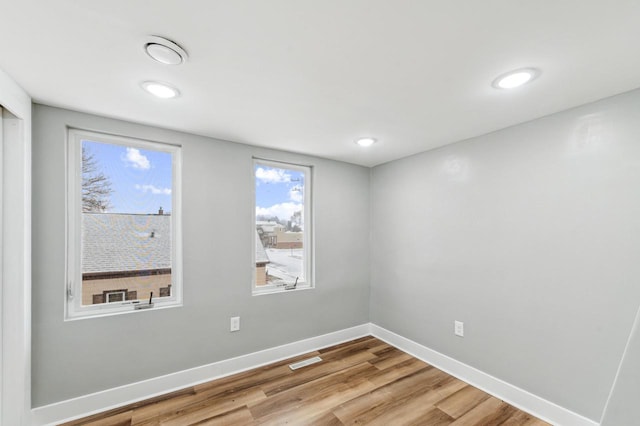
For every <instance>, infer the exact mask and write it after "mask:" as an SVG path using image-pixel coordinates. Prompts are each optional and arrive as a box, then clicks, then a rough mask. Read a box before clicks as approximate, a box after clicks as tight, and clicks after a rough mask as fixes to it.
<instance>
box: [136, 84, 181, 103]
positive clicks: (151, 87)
mask: <svg viewBox="0 0 640 426" xmlns="http://www.w3.org/2000/svg"><path fill="white" fill-rule="evenodd" d="M140 87H142V88H143V89H144V91H145V92H147V93H149V94H151V95H153V96H154V97H156V98H158V99H175V98H177V97H179V96H180V90H178V88H176V87H175V86H173V85H172V84H169V83H165V82H164V81H157V80H147V81H143V82H142V83H140Z"/></svg>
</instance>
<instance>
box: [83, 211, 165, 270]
mask: <svg viewBox="0 0 640 426" xmlns="http://www.w3.org/2000/svg"><path fill="white" fill-rule="evenodd" d="M166 268H171V216H169V215H155V214H124V213H83V214H82V272H83V273H95V272H123V271H140V270H155V269H166Z"/></svg>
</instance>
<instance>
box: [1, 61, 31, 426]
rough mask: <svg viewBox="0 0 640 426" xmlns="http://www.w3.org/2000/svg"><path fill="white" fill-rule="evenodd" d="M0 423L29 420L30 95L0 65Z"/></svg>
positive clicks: (4, 425) (14, 423) (23, 422)
mask: <svg viewBox="0 0 640 426" xmlns="http://www.w3.org/2000/svg"><path fill="white" fill-rule="evenodd" d="M0 105H1V106H2V108H3V111H2V116H3V118H2V122H3V123H2V157H1V158H0V160H1V161H2V166H1V167H0V169H1V170H0V171H1V173H2V179H1V180H0V184H1V185H2V189H1V194H2V206H1V207H2V214H1V218H0V221H1V222H2V228H1V233H2V237H1V238H0V242H1V244H2V253H1V257H2V279H1V280H0V285H2V290H1V292H0V294H1V297H0V303H1V304H2V305H1V312H2V315H1V316H0V328H1V329H2V332H1V334H0V337H1V338H2V357H1V360H0V362H1V365H0V367H1V374H0V377H1V379H0V387H1V391H0V398H1V401H0V407H1V410H0V425H3V426H13V425H29V424H30V423H31V98H29V96H28V95H27V94H26V93H25V92H24V90H22V89H21V88H20V86H18V85H17V84H16V83H15V82H14V81H13V80H12V79H11V78H10V77H9V76H8V75H7V74H5V73H4V72H3V71H2V70H0Z"/></svg>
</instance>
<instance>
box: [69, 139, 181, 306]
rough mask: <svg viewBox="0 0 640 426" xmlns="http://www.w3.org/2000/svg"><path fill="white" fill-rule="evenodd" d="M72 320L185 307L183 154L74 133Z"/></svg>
mask: <svg viewBox="0 0 640 426" xmlns="http://www.w3.org/2000/svg"><path fill="white" fill-rule="evenodd" d="M67 154H68V177H67V192H68V194H67V201H68V205H67V220H68V223H67V230H68V237H67V287H66V296H67V297H66V300H67V303H66V311H65V315H66V318H67V319H74V318H82V317H87V316H95V315H106V314H113V313H119V312H127V311H134V310H135V308H136V307H137V308H141V307H145V305H146V307H150V306H151V304H150V300H151V301H152V302H153V306H154V307H156V308H158V307H167V306H176V305H180V304H181V303H182V280H181V246H180V244H181V236H180V163H181V159H180V147H179V146H174V145H168V144H161V143H156V142H149V141H143V140H138V139H132V138H124V137H119V136H112V135H105V134H100V133H93V132H88V131H82V130H75V129H71V130H69V139H68V146H67Z"/></svg>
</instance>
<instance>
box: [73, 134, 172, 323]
mask: <svg viewBox="0 0 640 426" xmlns="http://www.w3.org/2000/svg"><path fill="white" fill-rule="evenodd" d="M67 133H68V137H67V146H66V149H67V152H66V154H67V155H66V161H67V163H66V168H67V180H66V197H67V212H66V213H67V215H66V217H67V223H66V231H67V232H66V238H67V240H66V253H67V269H66V274H65V278H66V279H65V290H64V300H65V303H64V306H65V317H64V319H65V321H68V320H76V319H83V318H95V317H101V316H108V315H116V314H122V313H132V312H145V311H148V310H149V309H134V308H135V306H136V305H138V303H133V302H132V301H124V302H121V303H115V302H114V303H102V304H96V305H85V306H83V305H82V265H81V258H82V249H81V244H82V241H81V239H82V230H81V224H82V167H81V161H82V141H83V140H90V141H96V142H104V143H108V144H114V145H123V146H129V147H134V148H140V149H146V150H152V151H160V152H166V153H170V154H172V163H173V164H172V180H173V181H172V190H173V193H172V197H171V198H172V206H171V229H172V234H173V235H172V242H171V252H172V253H171V281H172V282H171V292H172V295H171V296H169V297H158V298H155V297H154V298H153V310H155V309H161V308H169V307H177V306H182V220H181V217H182V151H181V149H182V147H181V146H180V145H172V144H168V143H163V142H155V141H148V140H142V139H137V138H133V137H123V136H116V135H111V134H107V133H98V132H92V131H87V130H81V129H74V128H69V129H68V130H67ZM74 164H75V166H73V165H74ZM139 304H145V302H144V301H141V302H140V303H139Z"/></svg>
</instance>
